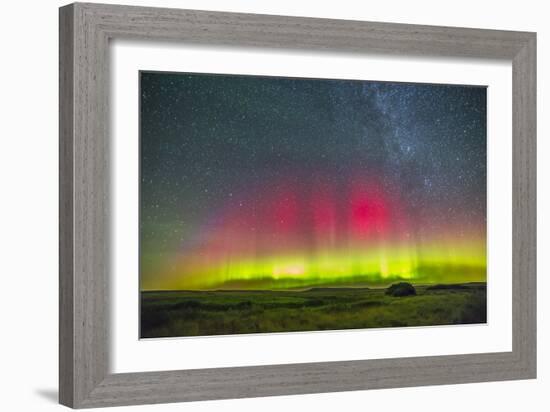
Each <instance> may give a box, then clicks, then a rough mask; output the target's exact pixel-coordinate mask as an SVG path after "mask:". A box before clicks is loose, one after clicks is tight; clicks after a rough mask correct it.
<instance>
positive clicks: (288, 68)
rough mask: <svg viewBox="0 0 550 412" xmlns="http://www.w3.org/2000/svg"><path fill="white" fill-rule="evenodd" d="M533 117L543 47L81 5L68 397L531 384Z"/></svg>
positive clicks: (65, 109)
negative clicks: (523, 381)
mask: <svg viewBox="0 0 550 412" xmlns="http://www.w3.org/2000/svg"><path fill="white" fill-rule="evenodd" d="M535 104H536V35H535V34H534V33H527V32H509V31H497V30H481V29H465V28H450V27H430V26H417V25H403V24H391V23H370V22H358V21H341V20H325V19H311V18H297V17H286V16H267V15H252V14H234V13H219V12H207V11H193V10H177V9H158V8H143V7H130V6H115V5H103V4H81V3H75V4H71V5H68V6H65V7H62V8H61V9H60V402H61V403H62V404H64V405H67V406H70V407H73V408H88V407H103V406H116V405H130V404H145V403H162V402H180V401H194V400H207V399H223V398H241V397H256V396H274V395H288V394H302V393H319V392H329V391H349V390H360V389H371V388H388V387H404V386H420V385H438V384H449V383H466V382H483V381H498V380H511V379H529V378H534V377H535V376H536V290H535V285H536V267H535V254H536V233H535V231H536V230H535V223H536V193H535V190H536V189H535V188H536V182H535V179H536V175H535V173H536V164H535V157H536V156H535V149H536V117H535V115H536V107H535ZM403 342H407V345H403Z"/></svg>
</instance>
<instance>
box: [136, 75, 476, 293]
mask: <svg viewBox="0 0 550 412" xmlns="http://www.w3.org/2000/svg"><path fill="white" fill-rule="evenodd" d="M140 135H141V136H140V147H141V154H140V156H141V159H140V164H141V166H140V178H141V182H140V288H141V290H217V289H254V290H256V289H257V290H263V289H266V290H275V289H288V288H296V289H300V288H309V287H354V286H356V287H358V286H385V285H388V284H390V283H391V282H394V281H397V280H400V279H405V280H407V281H409V282H411V283H461V282H474V281H475V282H478V281H481V282H484V281H485V280H486V88H485V87H481V86H480V87H477V86H455V85H429V84H408V83H389V82H369V81H351V80H326V79H294V78H280V77H260V76H236V75H210V74H187V73H181V74H178V73H163V72H141V73H140Z"/></svg>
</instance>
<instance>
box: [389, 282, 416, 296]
mask: <svg viewBox="0 0 550 412" xmlns="http://www.w3.org/2000/svg"><path fill="white" fill-rule="evenodd" d="M386 295H390V296H395V297H402V296H413V295H416V289H415V288H414V286H413V285H411V284H410V283H407V282H400V283H394V284H393V285H391V286H390V287H389V288H388V289H386Z"/></svg>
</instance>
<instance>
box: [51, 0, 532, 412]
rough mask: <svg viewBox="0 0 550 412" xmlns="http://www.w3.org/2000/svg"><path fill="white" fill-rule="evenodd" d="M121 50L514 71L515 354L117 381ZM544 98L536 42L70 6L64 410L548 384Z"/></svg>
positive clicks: (64, 36) (66, 11)
mask: <svg viewBox="0 0 550 412" xmlns="http://www.w3.org/2000/svg"><path fill="white" fill-rule="evenodd" d="M113 38H117V39H118V38H125V39H147V40H150V39H154V40H163V41H181V42H189V43H197V44H225V45H240V46H242V45H245V46H251V47H268V48H269V47H273V48H293V49H299V50H312V49H316V50H323V49H324V50H333V51H345V52H354V53H361V52H368V53H372V52H376V53H393V54H398V53H402V54H407V55H410V54H416V55H427V56H452V57H478V58H497V59H505V60H509V61H511V62H512V65H513V86H512V87H513V119H512V120H513V348H512V351H511V352H502V353H483V354H467V355H452V356H429V357H414V358H399V359H379V360H358V361H343V362H322V363H305V364H291V365H269V366H251V367H232V368H216V369H198V370H181V371H165V372H144V373H124V374H111V373H109V367H108V366H109V345H108V334H109V330H108V326H109V325H108V306H109V302H108V300H109V299H108V297H109V293H108V291H109V284H108V273H107V269H108V259H109V242H108V224H109V217H108V216H109V215H108V193H109V187H108V185H109V179H108V177H109V144H108V141H109V135H108V121H109V119H108V113H109V101H108V78H109V75H108V67H109V52H108V50H109V40H110V39H113ZM535 100H536V34H535V33H527V32H511V31H497V30H479V29H465V28H451V27H430V26H418V25H404V24H388V23H370V22H358V21H342V20H328V19H313V18H298V17H282V16H267V15H253V14H233V13H219V12H210V11H192V10H176V9H158V8H143V7H128V6H115V5H103V4H83V3H76V4H71V5H68V6H65V7H62V8H61V9H60V299H59V304H60V308H59V309H60V310H59V322H60V328H59V330H60V335H59V340H60V342H59V368H60V370H59V376H60V379H59V399H60V402H61V403H62V404H64V405H67V406H70V407H74V408H87V407H100V406H113V405H128V404H144V403H161V402H179V401H195V400H205V399H223V398H243V397H255V396H272V395H290V394H302V393H318V392H329V391H350V390H360V389H373V388H388V387H405V386H417V385H437V384H453V383H465V382H483V381H498V380H511V379H529V378H535V376H536V302H535V299H536V291H535V285H536V266H535V265H536V263H535V261H536V255H535V254H536V233H535V231H536V215H535V214H536V184H535V178H536V175H535V174H536V165H535V161H536V158H535V149H536V108H535V104H536V101H535Z"/></svg>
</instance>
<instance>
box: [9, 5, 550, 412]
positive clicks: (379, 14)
mask: <svg viewBox="0 0 550 412" xmlns="http://www.w3.org/2000/svg"><path fill="white" fill-rule="evenodd" d="M121 1H122V0H121ZM104 2H109V1H108V0H104ZM124 2H125V3H126V4H134V5H148V6H165V7H180V8H195V9H206V10H220V11H238V12H250V13H267V14H281V15H296V16H312V17H327V18H340V19H356V20H371V21H389V22H400V23H418V24H433V25H449V26H465V27H480V28H496V29H509V30H529V31H537V32H538V53H539V54H538V58H539V60H538V91H539V100H538V112H539V122H538V136H539V144H538V157H539V165H538V176H539V177H538V182H539V183H538V189H539V192H538V198H539V200H538V202H539V204H538V210H539V218H538V242H539V252H538V256H539V258H538V276H539V281H538V302H539V304H538V309H539V311H538V315H539V334H538V336H539V373H538V375H539V378H538V379H537V380H531V381H516V382H497V383H484V384H468V385H450V386H435V387H423V388H407V389H387V390H378V391H361V392H345V393H336V394H320V395H301V396H287V397H275V398H258V399H245V400H227V401H209V402H199V403H192V404H172V405H155V406H139V407H133V409H130V408H122V410H129V411H130V410H144V411H145V410H146V411H172V410H173V411H175V410H179V411H215V410H224V411H233V410H235V411H236V410H238V411H239V412H246V411H256V410H262V411H280V410H304V409H305V410H313V411H331V410H335V409H345V410H351V411H353V410H365V409H367V408H368V409H370V410H376V409H382V410H385V411H393V410H400V409H405V408H406V410H409V411H417V410H418V411H422V412H430V411H440V410H445V411H449V412H451V411H460V412H463V411H464V410H475V411H478V410H479V411H483V410H498V411H517V410H521V409H524V410H529V411H546V410H548V408H549V407H550V401H549V399H548V397H547V392H548V391H549V390H550V376H549V374H550V358H549V357H548V350H547V348H548V347H549V338H550V322H549V321H548V318H549V316H550V305H549V304H548V301H547V300H546V301H545V298H546V293H545V291H546V289H547V288H550V282H549V281H548V278H547V277H546V276H547V274H548V273H549V269H550V260H549V259H548V256H547V253H545V252H546V251H547V250H548V248H549V246H548V244H549V242H550V221H549V219H548V217H547V214H545V213H544V212H545V211H547V210H549V207H550V189H549V187H550V186H549V185H548V184H547V183H546V182H545V180H546V179H545V177H546V176H548V175H549V174H550V164H549V162H545V158H546V157H548V155H549V154H550V143H549V142H548V140H546V139H544V138H543V137H544V136H546V135H547V134H548V132H549V131H550V121H549V120H548V116H544V115H543V114H544V113H548V110H550V107H549V106H548V104H547V101H546V99H545V96H546V95H548V94H549V93H550V76H548V75H547V74H546V73H547V72H549V70H550V67H549V66H550V65H549V58H550V48H549V41H550V26H548V24H547V19H548V12H547V10H545V2H542V1H536V0H523V1H513V2H512V1H504V0H490V1H483V2H482V1H479V0H462V1H460V2H442V1H429V0H415V1H408V0H384V1H372V2H359V1H354V0H338V1H325V2H320V1H319V0H317V1H299V0H277V1H273V0H270V1H267V0H265V1H262V2H258V1H247V0H231V1H227V0H180V1H176V0H173V1H168V0H163V1H155V2H154V1H152V0H146V1H135V0H134V1H132V0H125V1H124ZM63 4H64V2H61V1H57V0H47V1H46V0H42V1H19V2H17V1H11V2H4V3H3V4H2V17H4V19H3V22H2V25H0V31H1V36H0V39H1V40H0V41H1V43H2V48H1V51H2V64H1V65H0V73H1V76H0V113H1V117H0V119H1V121H0V142H1V145H0V184H1V185H2V191H1V192H0V193H1V197H0V251H1V254H0V256H1V260H0V262H1V265H0V276H1V281H0V288H1V289H0V291H1V293H0V333H1V335H0V336H1V340H0V380H1V381H0V384H1V387H2V388H3V390H2V394H1V395H0V405H2V406H1V408H2V410H9V411H19V410H21V411H47V410H61V409H62V408H63V407H61V406H59V405H57V331H58V327H57V285H58V282H57V263H58V259H57V240H58V236H57V222H58V219H57V194H58V187H57V162H58V156H57V147H58V146H57V145H58V140H57V139H58V138H57V119H58V113H57V107H58V106H57V101H58V100H57V65H58V59H57V57H58V52H57V46H58V43H57V42H58V37H57V13H58V12H57V8H58V7H59V6H61V5H63ZM117 410H121V409H117Z"/></svg>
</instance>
